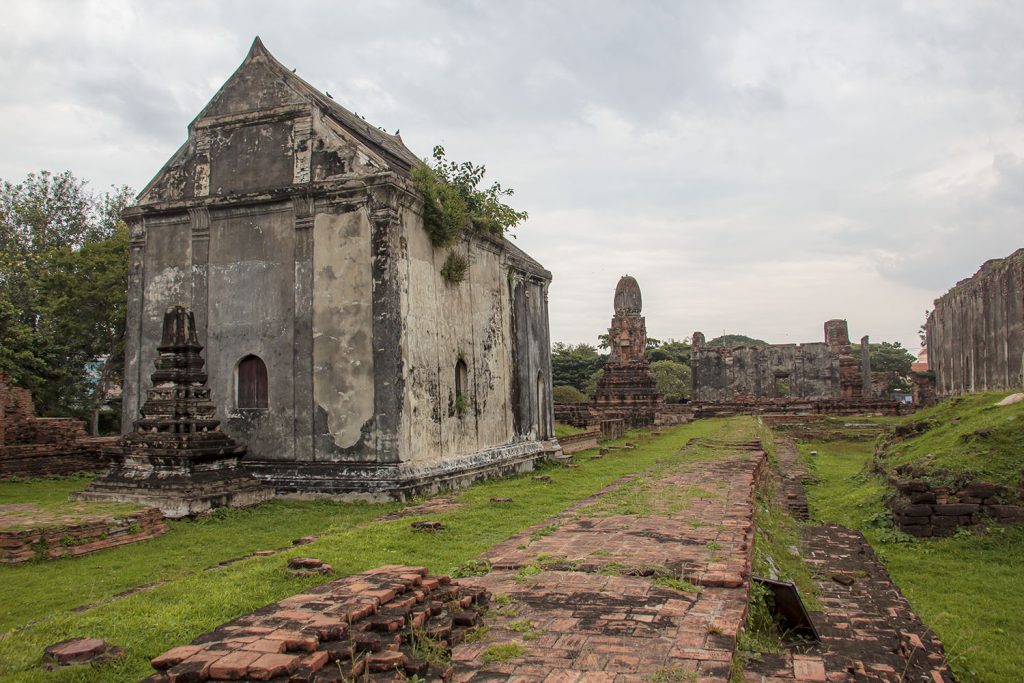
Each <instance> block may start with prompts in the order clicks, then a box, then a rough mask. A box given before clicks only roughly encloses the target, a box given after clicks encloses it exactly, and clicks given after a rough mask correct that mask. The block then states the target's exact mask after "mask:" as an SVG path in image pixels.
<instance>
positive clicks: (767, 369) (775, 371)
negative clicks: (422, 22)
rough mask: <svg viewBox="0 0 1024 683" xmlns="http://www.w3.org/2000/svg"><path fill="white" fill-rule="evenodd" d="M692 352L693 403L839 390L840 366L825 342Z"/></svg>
mask: <svg viewBox="0 0 1024 683" xmlns="http://www.w3.org/2000/svg"><path fill="white" fill-rule="evenodd" d="M694 355H695V357H694V361H693V363H692V369H693V399H694V400H695V401H732V400H734V399H736V398H742V397H751V398H785V397H787V396H792V397H795V398H797V397H798V398H812V399H824V398H832V397H835V396H838V394H839V364H838V361H837V359H836V358H835V357H834V356H833V355H832V354H831V353H829V350H828V346H827V345H826V344H824V343H810V344H777V345H772V346H764V347H753V346H744V347H741V348H737V349H728V348H715V347H710V348H708V347H706V348H703V349H701V350H700V351H699V352H697V353H696V354H694Z"/></svg>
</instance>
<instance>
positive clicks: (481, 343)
mask: <svg viewBox="0 0 1024 683" xmlns="http://www.w3.org/2000/svg"><path fill="white" fill-rule="evenodd" d="M403 224H404V225H405V226H406V230H405V232H404V235H405V237H406V240H407V244H408V256H409V258H408V261H407V262H406V264H405V272H404V274H403V287H402V294H403V306H402V311H403V317H404V320H405V329H406V342H405V346H404V348H403V353H404V357H405V359H406V361H405V368H406V376H407V378H408V388H409V391H408V394H407V397H406V401H407V403H406V410H405V411H404V414H405V418H406V419H405V424H404V425H403V448H402V460H403V462H408V463H410V464H413V465H416V466H427V465H431V464H436V463H438V462H441V461H444V460H446V459H450V458H457V457H460V456H465V455H469V454H473V453H477V452H480V451H484V450H487V449H489V448H493V447H496V446H501V445H503V444H507V443H509V442H510V441H513V440H517V439H526V438H534V439H536V438H540V436H539V435H540V434H541V432H542V431H543V430H542V429H541V428H539V427H538V425H537V423H538V419H534V420H532V421H531V420H530V419H529V411H530V410H534V411H535V414H540V413H543V412H544V411H545V410H550V406H549V405H548V403H545V402H544V401H545V396H546V395H548V393H549V389H548V388H547V387H546V385H545V386H542V388H541V391H542V396H541V399H540V400H541V402H542V403H541V404H537V403H536V400H537V399H536V396H535V394H536V386H535V384H536V380H535V379H534V380H533V382H532V383H531V382H528V380H527V379H526V378H527V377H528V376H529V375H530V374H531V373H533V374H536V373H538V372H539V373H542V377H546V380H542V384H544V382H545V381H546V382H547V383H550V372H548V373H547V374H546V375H544V374H543V373H544V367H543V366H542V364H541V362H540V359H539V354H538V350H539V348H541V346H542V345H543V344H544V342H543V340H541V341H539V342H536V341H533V340H526V343H524V345H523V349H522V350H523V355H522V357H520V358H519V359H518V361H515V360H514V348H513V339H512V336H513V328H512V326H513V313H512V298H513V296H515V291H516V289H515V285H514V281H515V279H516V278H515V276H514V275H513V276H512V277H511V278H510V276H509V272H510V268H512V267H511V266H510V265H509V264H508V263H507V259H505V258H503V255H502V252H501V250H500V249H498V248H497V247H496V246H494V245H492V244H490V243H489V242H488V241H486V240H482V239H466V240H464V241H462V242H460V243H458V244H457V245H456V246H455V247H454V249H455V250H456V251H457V252H458V253H460V254H461V255H463V256H464V257H465V258H466V259H467V260H468V263H469V268H468V271H467V273H466V278H465V280H464V281H463V282H461V283H459V284H450V283H447V282H446V281H445V280H444V279H443V278H442V277H441V276H440V270H441V266H442V265H443V263H444V259H445V257H446V255H447V250H444V249H435V248H434V247H433V246H432V245H431V244H430V240H429V238H428V236H427V233H426V232H425V231H424V230H423V228H422V223H421V220H420V218H419V216H418V215H416V214H415V213H414V212H412V211H407V212H406V213H405V214H404V220H403ZM512 270H513V271H514V270H515V269H514V268H512ZM520 290H521V291H520V294H519V296H520V298H521V299H522V305H523V310H524V318H523V323H522V324H523V325H530V324H531V323H530V318H531V317H533V318H536V317H537V316H538V315H539V314H540V312H541V311H545V310H546V309H545V308H544V306H545V305H546V302H545V301H543V288H542V287H540V286H534V287H532V288H531V287H529V286H528V285H525V284H523V285H521V287H520ZM531 294H532V296H531ZM534 325H535V326H536V321H534ZM543 327H544V333H543V334H542V337H543V338H546V327H547V325H546V317H545V319H544V325H543ZM545 348H546V347H545ZM460 360H461V361H462V362H464V363H465V364H466V369H467V376H466V379H467V387H466V391H465V393H464V399H465V404H466V405H465V410H464V411H463V412H462V414H461V415H460V414H459V411H458V409H457V406H456V365H457V364H458V362H459V361H460ZM518 364H521V365H522V369H523V372H522V373H520V374H521V375H522V377H519V376H517V369H518V368H517V365H518ZM527 384H529V387H527V386H525V385H527ZM531 394H533V396H531ZM514 396H515V397H518V396H521V397H522V398H521V400H524V401H525V402H526V404H527V406H526V408H525V409H524V410H523V411H522V412H523V414H524V415H525V416H526V418H525V419H526V424H525V428H522V429H519V430H518V431H517V429H516V422H515V414H516V409H517V405H516V403H515V401H516V399H515V398H514ZM537 410H540V413H536V411H537Z"/></svg>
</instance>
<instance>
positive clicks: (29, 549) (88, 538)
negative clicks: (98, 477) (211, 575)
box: [0, 504, 167, 564]
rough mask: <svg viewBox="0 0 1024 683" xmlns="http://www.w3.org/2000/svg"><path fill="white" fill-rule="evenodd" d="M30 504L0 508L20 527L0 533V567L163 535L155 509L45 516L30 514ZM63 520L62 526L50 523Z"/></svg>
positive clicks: (85, 551)
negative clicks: (117, 514)
mask: <svg viewBox="0 0 1024 683" xmlns="http://www.w3.org/2000/svg"><path fill="white" fill-rule="evenodd" d="M33 509H34V506H32V505H31V504H21V505H0V517H5V515H4V513H7V516H6V518H7V519H8V520H10V515H13V514H17V518H16V519H17V521H19V522H22V521H24V523H23V524H19V526H20V527H24V526H27V525H29V524H32V522H33V520H34V521H35V522H37V523H38V525H36V526H28V528H18V529H14V530H12V529H7V530H0V564H19V563H21V562H29V561H32V560H55V559H57V558H61V557H78V556H79V555H85V554H88V553H94V552H96V551H98V550H104V549H106V548H113V547H115V546H119V545H125V544H128V543H136V542H138V541H144V540H146V539H149V538H155V537H157V536H160V535H162V534H164V533H166V532H167V525H166V524H165V523H164V516H163V515H162V514H161V513H160V511H159V510H157V509H156V508H148V509H145V510H141V511H139V512H138V513H135V514H131V515H127V516H125V517H121V518H115V517H114V516H112V515H89V514H81V515H73V514H70V515H60V516H55V515H48V514H47V513H45V512H42V511H40V512H38V513H33ZM55 521H63V522H64V523H63V524H57V523H54V522H55Z"/></svg>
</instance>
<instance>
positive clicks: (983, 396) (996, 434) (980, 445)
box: [882, 392, 1024, 490]
mask: <svg viewBox="0 0 1024 683" xmlns="http://www.w3.org/2000/svg"><path fill="white" fill-rule="evenodd" d="M1009 393H1012V392H986V393H979V394H967V395H964V396H958V397H954V398H951V399H947V400H945V401H943V402H942V403H940V404H938V405H936V406H932V407H931V408H928V409H927V410H922V411H920V412H918V413H915V414H913V415H909V416H907V417H904V418H902V419H901V420H900V422H901V423H902V424H905V425H909V424H915V423H927V425H928V427H929V428H928V429H927V430H925V431H924V432H922V433H920V434H917V435H914V436H909V437H905V438H903V439H902V440H898V441H893V440H892V437H889V438H888V439H887V441H888V443H886V441H883V448H884V450H883V453H882V462H883V463H884V464H885V466H886V467H887V468H889V469H892V468H895V467H898V466H901V465H902V466H909V467H910V468H912V469H913V470H914V471H915V472H921V473H922V474H923V475H924V476H925V477H926V478H928V479H931V480H933V481H935V483H938V484H942V485H946V486H951V487H953V488H954V489H955V488H956V487H957V486H958V485H960V484H963V483H966V482H969V481H975V480H982V481H987V482H991V483H994V484H1001V485H1003V486H1007V487H1009V488H1010V489H1011V490H1016V487H1017V485H1018V483H1019V482H1020V472H1021V468H1024V401H1021V402H1019V403H1015V404H1013V405H1009V406H996V405H995V404H996V403H998V402H999V401H1000V400H1001V399H1003V398H1005V397H1006V396H1008V395H1009ZM883 439H886V437H883Z"/></svg>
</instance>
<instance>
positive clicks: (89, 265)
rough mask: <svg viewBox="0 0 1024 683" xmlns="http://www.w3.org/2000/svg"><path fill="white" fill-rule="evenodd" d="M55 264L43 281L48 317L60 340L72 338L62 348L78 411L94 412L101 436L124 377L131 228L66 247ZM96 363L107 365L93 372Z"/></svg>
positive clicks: (58, 253)
mask: <svg viewBox="0 0 1024 683" xmlns="http://www.w3.org/2000/svg"><path fill="white" fill-rule="evenodd" d="M52 265H53V269H52V270H50V271H49V272H48V273H47V274H46V275H44V276H43V277H42V278H41V291H42V293H43V298H44V301H45V312H46V314H47V315H46V319H47V320H48V321H49V324H50V325H51V326H52V328H53V332H54V336H55V337H56V338H58V339H62V340H66V343H64V344H61V345H60V346H59V347H57V348H59V349H60V350H61V352H62V354H63V355H62V357H61V358H60V359H59V360H60V361H61V366H62V367H63V368H64V369H65V375H66V376H67V377H68V379H69V380H71V381H72V383H73V384H72V387H71V388H72V389H73V390H72V393H71V396H73V397H76V399H77V400H80V401H82V403H81V404H80V405H76V406H74V408H75V409H76V410H75V412H76V413H81V412H88V413H89V414H90V417H91V425H92V433H94V434H95V433H96V432H97V430H98V418H99V411H100V410H101V409H102V408H103V405H104V404H105V403H106V397H107V394H108V392H109V391H110V389H112V388H113V387H114V386H116V385H117V384H118V383H120V380H121V378H122V376H123V375H124V332H125V318H126V313H127V303H128V299H127V291H128V229H127V227H126V226H125V225H124V224H121V226H120V227H119V228H117V229H116V230H115V232H114V234H113V235H111V236H110V237H109V238H108V239H105V240H101V241H97V242H88V243H86V244H85V245H84V246H83V247H82V248H81V249H77V250H71V249H60V250H58V251H57V252H56V253H55V255H54V258H53V260H52ZM96 359H102V362H100V363H99V364H98V367H95V368H94V369H93V368H90V367H89V366H90V364H95V360H96ZM80 369H81V370H80ZM83 372H84V375H83ZM74 389H77V391H74Z"/></svg>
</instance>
